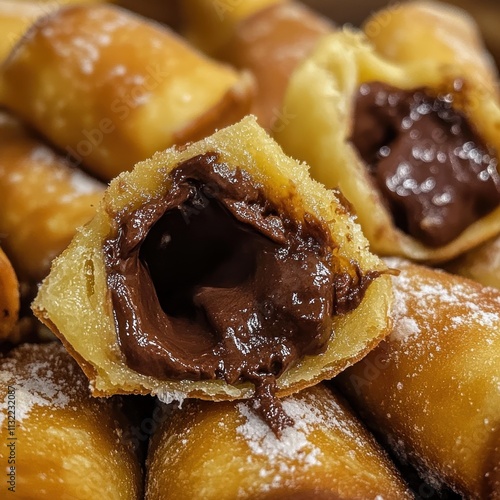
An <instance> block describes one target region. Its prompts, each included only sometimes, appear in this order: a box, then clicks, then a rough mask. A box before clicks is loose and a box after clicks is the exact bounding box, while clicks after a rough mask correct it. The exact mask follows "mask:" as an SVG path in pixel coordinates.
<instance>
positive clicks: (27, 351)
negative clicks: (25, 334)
mask: <svg viewBox="0 0 500 500" xmlns="http://www.w3.org/2000/svg"><path fill="white" fill-rule="evenodd" d="M63 366H64V368H63ZM77 371H79V369H78V368H77V367H76V365H75V364H74V361H73V360H72V359H71V358H70V356H69V354H67V353H66V351H65V350H64V348H63V347H62V346H61V345H59V344H57V343H53V344H46V345H24V346H21V347H19V348H17V349H15V350H14V351H13V352H12V353H11V354H10V355H9V356H8V357H6V358H4V359H1V360H0V382H1V383H2V385H3V386H4V387H11V388H13V390H14V391H15V419H16V422H18V423H21V424H22V422H23V421H24V420H25V419H26V418H27V417H29V415H30V413H31V412H32V410H33V409H34V408H39V407H51V408H65V407H67V406H68V404H69V403H70V400H71V398H72V397H74V396H75V395H77V394H78V393H79V392H81V391H82V390H85V387H83V384H84V377H83V375H82V374H81V373H77ZM63 373H64V376H63ZM69 380H71V383H70V382H69ZM7 404H8V394H7V395H6V396H5V398H4V400H3V401H2V402H1V403H0V426H1V425H2V424H3V422H4V420H5V418H6V414H7Z"/></svg>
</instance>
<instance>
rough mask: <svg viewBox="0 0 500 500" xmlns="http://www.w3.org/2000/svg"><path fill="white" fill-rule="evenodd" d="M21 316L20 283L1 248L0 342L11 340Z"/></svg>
mask: <svg viewBox="0 0 500 500" xmlns="http://www.w3.org/2000/svg"><path fill="white" fill-rule="evenodd" d="M18 316H19V283H18V282H17V277H16V273H15V272H14V269H12V265H11V263H10V261H9V259H8V258H7V256H6V255H5V254H4V252H3V250H2V249H1V248H0V342H1V341H3V340H6V339H9V335H10V333H11V332H12V330H13V329H14V325H15V324H16V321H17V319H18Z"/></svg>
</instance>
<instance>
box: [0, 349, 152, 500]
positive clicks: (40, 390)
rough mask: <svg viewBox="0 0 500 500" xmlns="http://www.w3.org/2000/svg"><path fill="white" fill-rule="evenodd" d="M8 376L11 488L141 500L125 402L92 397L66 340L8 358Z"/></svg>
mask: <svg viewBox="0 0 500 500" xmlns="http://www.w3.org/2000/svg"><path fill="white" fill-rule="evenodd" d="M0 376H1V378H2V385H1V387H0V396H1V401H2V405H1V408H0V419H1V420H2V422H3V424H2V426H1V429H0V436H1V438H2V441H3V443H4V445H3V446H2V447H1V450H0V460H1V461H2V463H3V464H4V470H5V467H6V468H7V475H6V479H5V481H4V485H3V487H4V488H7V487H10V488H13V489H12V490H10V492H13V493H15V494H14V495H13V496H14V497H16V498H23V499H24V498H26V499H27V498H30V499H42V498H74V499H82V500H83V499H88V498H109V499H117V500H118V499H121V500H122V499H130V500H139V499H140V498H141V492H142V491H141V490H142V473H141V467H140V464H139V460H138V457H137V455H136V452H135V450H134V449H133V448H132V446H131V443H130V442H129V441H128V440H127V438H126V437H125V436H126V435H127V434H126V433H127V432H128V430H129V428H130V426H131V422H130V421H129V420H128V419H127V417H126V416H125V414H124V413H123V411H122V407H121V403H120V399H119V398H118V399H115V398H113V399H109V400H102V399H96V398H92V397H91V396H90V394H89V391H88V381H87V380H86V377H85V375H84V374H83V373H82V372H81V370H80V369H79V367H78V365H77V364H76V363H75V362H74V360H73V359H71V356H69V354H68V353H67V352H66V351H65V350H64V348H63V347H62V346H61V345H60V344H59V342H53V343H51V344H24V345H22V346H20V347H17V348H16V349H14V350H13V351H12V352H10V353H9V354H7V355H4V356H3V357H2V358H0ZM14 414H15V417H14Z"/></svg>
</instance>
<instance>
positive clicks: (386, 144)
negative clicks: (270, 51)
mask: <svg viewBox="0 0 500 500" xmlns="http://www.w3.org/2000/svg"><path fill="white" fill-rule="evenodd" d="M460 85H461V82H459V81H457V82H456V89H455V90H457V91H459V90H460ZM453 101H454V97H453V95H452V94H445V95H438V96H437V97H432V96H431V95H430V94H429V93H428V91H426V90H425V89H418V90H412V91H406V90H400V89H397V88H393V87H391V86H389V85H386V84H383V83H379V82H372V83H366V84H363V85H361V87H360V88H359V92H358V95H357V98H356V103H355V111H354V128H353V133H352V136H351V141H352V143H353V145H354V146H355V147H356V148H357V150H358V151H359V154H360V156H361V157H362V158H363V160H364V161H365V162H366V164H367V165H368V168H369V171H370V173H371V175H372V176H373V179H374V181H375V183H376V185H377V187H378V189H379V190H380V192H381V193H382V196H383V197H384V199H385V201H386V203H387V206H388V208H389V210H390V211H391V213H392V215H393V218H394V221H395V224H396V225H397V226H398V227H399V228H400V229H401V230H402V231H404V232H406V233H408V234H410V235H411V236H413V237H414V238H416V239H418V240H419V241H421V242H422V243H423V244H425V245H428V246H431V247H438V246H442V245H446V244H447V243H450V242H451V241H453V240H454V239H455V238H456V237H457V236H459V235H460V234H461V233H462V232H463V231H464V230H465V229H466V228H467V227H468V226H470V225H471V224H472V223H473V222H475V221H477V220H478V219H480V218H481V217H483V216H485V215H486V214H488V213H489V212H491V211H492V210H494V209H495V208H496V207H497V206H498V205H499V203H500V178H499V175H498V172H497V157H496V152H495V151H493V150H492V149H491V148H489V147H488V146H487V145H485V144H484V143H483V141H482V140H481V138H480V137H478V135H477V134H476V132H475V131H474V130H473V128H472V126H471V125H470V124H469V123H468V121H467V118H466V117H465V115H464V114H462V113H461V112H459V111H456V110H455V109H454V108H453Z"/></svg>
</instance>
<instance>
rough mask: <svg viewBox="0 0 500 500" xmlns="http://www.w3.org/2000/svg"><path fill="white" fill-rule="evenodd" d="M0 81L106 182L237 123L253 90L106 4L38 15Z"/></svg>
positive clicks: (44, 130) (0, 94) (23, 109)
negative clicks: (164, 151)
mask: <svg viewBox="0 0 500 500" xmlns="http://www.w3.org/2000/svg"><path fill="white" fill-rule="evenodd" d="M0 79H1V85H0V103H1V104H2V105H4V106H5V107H7V108H8V109H10V110H11V111H13V112H15V113H16V114H18V115H19V116H20V117H21V118H23V119H24V120H25V121H26V122H27V123H29V124H31V125H32V126H33V127H34V128H35V129H37V130H38V131H39V132H40V133H41V134H43V135H45V136H46V137H47V138H48V139H49V140H50V141H52V142H53V143H54V144H55V145H56V146H58V147H59V148H60V149H61V150H62V151H63V152H64V153H65V154H66V155H70V156H72V157H73V158H74V159H76V161H77V162H78V163H80V164H83V165H84V166H85V167H86V168H87V169H88V170H89V171H91V172H92V173H93V174H95V175H96V176H97V177H99V178H101V179H105V180H109V179H111V178H113V177H114V176H116V175H117V174H118V173H120V172H122V171H124V170H128V169H131V168H132V167H133V165H134V164H135V163H136V162H137V161H139V160H143V159H145V158H148V157H149V156H151V155H152V154H153V153H155V152H156V151H158V150H162V149H164V148H166V147H169V146H171V145H173V144H181V143H185V142H188V141H192V140H196V139H199V138H202V137H205V136H206V135H208V134H210V133H212V132H213V131H214V130H215V129H216V128H218V127H222V126H224V125H228V124H230V123H233V122H236V121H237V120H239V119H240V118H241V117H243V116H244V115H245V114H246V113H247V111H248V109H249V106H250V101H251V96H252V92H253V84H252V81H251V78H250V77H249V76H248V74H243V73H238V72H237V71H235V70H234V69H232V68H230V67H229V66H226V65H223V64H220V63H217V62H215V61H212V60H211V59H209V58H208V57H206V56H204V55H202V54H201V53H198V52H197V51H196V50H194V49H193V48H192V47H190V46H189V45H188V44H187V43H186V42H185V41H184V40H182V39H181V38H180V37H179V36H178V35H176V34H175V33H174V32H172V31H171V30H169V29H168V28H167V27H164V26H161V25H159V24H156V23H153V22H150V21H148V20H146V19H144V18H141V17H139V16H136V15H134V14H132V13H130V12H127V11H126V10H124V9H120V8H118V7H113V6H110V5H81V6H70V7H63V8H61V9H58V10H57V11H56V12H55V13H53V14H51V15H48V16H46V17H44V18H42V19H40V20H38V22H37V23H35V24H34V25H33V26H32V27H31V29H30V30H29V32H28V34H27V35H26V36H25V37H23V39H22V40H21V41H20V43H19V44H18V45H17V46H16V47H15V50H14V51H13V52H12V53H11V55H10V57H9V58H8V60H7V61H6V62H5V64H4V65H3V66H2V68H1V70H0Z"/></svg>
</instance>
